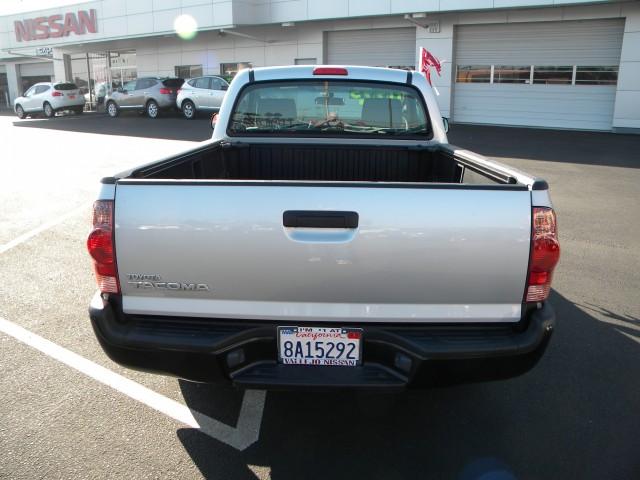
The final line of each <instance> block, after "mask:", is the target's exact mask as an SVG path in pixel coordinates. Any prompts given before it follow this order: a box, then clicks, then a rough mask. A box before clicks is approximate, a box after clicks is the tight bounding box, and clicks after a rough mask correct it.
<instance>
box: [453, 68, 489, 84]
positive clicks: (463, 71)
mask: <svg viewBox="0 0 640 480" xmlns="http://www.w3.org/2000/svg"><path fill="white" fill-rule="evenodd" d="M456 82H458V83H491V65H458V71H457V72H456Z"/></svg>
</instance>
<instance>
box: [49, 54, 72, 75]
mask: <svg viewBox="0 0 640 480" xmlns="http://www.w3.org/2000/svg"><path fill="white" fill-rule="evenodd" d="M67 80H70V79H69V78H66V74H65V68H64V51H63V50H62V49H60V48H54V49H53V81H54V82H65V81H67Z"/></svg>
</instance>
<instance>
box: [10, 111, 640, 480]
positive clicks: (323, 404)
mask: <svg viewBox="0 0 640 480" xmlns="http://www.w3.org/2000/svg"><path fill="white" fill-rule="evenodd" d="M209 136H210V130H209V126H208V122H207V119H206V118H202V119H198V120H195V121H186V120H184V119H182V118H179V117H178V116H173V117H164V118H161V119H158V120H155V121H154V120H149V119H146V118H140V117H138V116H136V115H126V116H123V117H119V118H117V119H110V118H108V117H105V116H103V115H91V114H85V115H82V116H69V117H63V118H56V119H54V120H42V119H34V120H26V121H19V120H17V119H16V118H15V117H10V116H0V138H1V139H2V143H1V146H0V149H1V150H0V172H1V174H0V205H2V208H1V209H0V478H7V479H9V478H11V479H14V478H25V479H31V478H38V477H43V478H51V477H53V478H105V477H113V478H167V477H171V478H201V477H206V478H219V479H236V478H240V479H242V478H261V479H264V478H273V479H300V478H305V479H312V478H319V479H320V478H322V479H327V478H331V479H339V478H367V479H385V480H386V479H413V478H435V479H440V478H459V479H465V480H467V479H479V478H490V477H481V474H482V473H486V472H487V471H493V472H494V473H497V472H500V471H508V472H511V474H512V475H514V476H515V477H516V478H519V479H556V478H557V479H567V478H581V479H590V478H593V479H602V478H611V479H630V480H631V479H636V478H640V456H639V455H638V452H640V435H639V434H638V432H640V382H639V381H638V379H640V295H639V294H638V286H639V285H640V268H638V267H639V265H640V242H639V241H638V238H640V209H639V208H638V204H639V201H640V156H639V155H638V150H639V148H638V147H640V136H630V135H613V134H600V133H585V132H557V131H547V130H527V129H510V128H494V127H472V126H462V125H453V126H452V129H451V133H450V140H451V142H452V143H454V144H457V145H460V146H463V147H465V148H468V149H471V150H474V151H478V152H479V153H483V154H485V155H488V156H491V157H494V158H497V159H498V160H499V161H502V162H504V163H507V164H509V165H513V166H516V167H518V168H520V169H522V170H525V171H527V172H530V173H534V174H536V175H539V176H541V177H544V178H545V179H547V181H548V182H549V184H550V185H551V192H552V198H553V200H554V203H555V207H556V210H557V213H558V219H559V228H560V236H561V242H562V248H563V251H562V259H561V262H560V265H559V267H558V269H557V273H556V276H555V280H554V291H553V293H552V302H553V304H554V306H555V308H556V311H557V316H558V328H557V330H556V333H555V335H554V338H553V340H552V343H551V345H550V348H549V350H548V351H547V354H546V355H545V356H544V358H543V359H542V360H541V362H540V364H539V365H538V366H537V367H536V368H535V369H534V370H533V371H531V372H530V373H528V374H526V375H525V376H523V377H520V378H517V379H513V380H509V381H504V382H493V383H486V384H478V385H466V386H460V387H455V388H447V389H434V390H427V391H419V392H406V393H402V394H393V395H389V394H386V395H385V394H370V393H369V394H365V393H357V392H349V391H338V392H326V393H305V392H295V393H291V392H277V393H276V392H269V393H267V394H266V395H263V394H261V393H260V392H253V393H252V394H250V395H249V396H245V395H244V394H243V392H240V391H236V390H233V389H226V388H223V389H221V388H214V387H211V386H208V385H201V384H193V383H189V382H184V381H180V380H176V379H172V378H166V377H160V376H155V375H150V374H145V373H141V372H133V371H128V370H125V369H122V368H120V367H118V366H117V365H115V364H113V363H112V362H111V361H110V360H109V359H107V358H106V356H105V355H104V353H103V352H102V351H101V349H100V347H99V346H98V344H97V342H96V341H95V339H94V336H93V332H92V331H91V328H90V325H89V320H88V316H87V312H86V310H87V305H88V302H89V300H90V298H91V296H92V294H93V291H94V288H95V287H94V285H95V284H94V280H93V274H92V271H91V266H90V261H89V258H88V256H87V254H86V253H85V247H84V241H85V238H86V234H87V232H88V226H89V215H90V205H91V202H92V200H93V198H94V196H95V192H96V191H97V187H98V184H97V182H98V180H99V178H100V177H101V176H105V175H109V174H111V173H114V172H116V171H120V170H124V169H126V168H129V167H132V166H134V165H137V164H139V163H143V162H147V161H151V160H153V159H155V158H158V157H160V156H166V155H170V154H171V153H172V152H178V151H180V150H182V149H185V148H188V147H190V146H193V145H194V143H193V142H195V141H200V140H205V139H207V138H208V137H209ZM3 322H4V323H3ZM22 329H25V330H26V331H27V332H26V333H25V332H24V330H22ZM3 332H4V333H3ZM7 332H10V333H7ZM29 332H31V333H32V334H35V335H37V336H38V337H34V336H33V335H29ZM47 341H50V342H52V343H51V344H49V343H47ZM242 441H246V442H248V443H250V444H248V446H247V444H246V442H245V444H243V443H242ZM252 442H253V443H252ZM243 447H246V448H243ZM242 448H243V449H242ZM491 478H498V477H491ZM501 478H505V477H501Z"/></svg>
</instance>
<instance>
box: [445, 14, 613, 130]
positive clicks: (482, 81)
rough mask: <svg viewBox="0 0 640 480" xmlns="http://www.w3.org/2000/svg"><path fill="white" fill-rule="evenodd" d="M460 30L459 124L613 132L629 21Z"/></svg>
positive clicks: (456, 116) (457, 55) (456, 89)
mask: <svg viewBox="0 0 640 480" xmlns="http://www.w3.org/2000/svg"><path fill="white" fill-rule="evenodd" d="M456 30H457V31H456V44H455V59H454V61H455V64H456V68H457V74H456V76H455V77H454V82H455V84H454V97H453V120H454V121H455V122H461V123H462V122H468V123H482V124H494V125H524V126H540V127H552V128H576V129H588V130H610V129H611V126H612V122H613V108H614V103H615V94H616V79H617V69H618V66H619V64H620V50H621V47H622V37H623V31H624V20H623V19H606V20H604V19H603V20H580V21H566V22H540V23H509V24H494V25H461V26H459V27H457V29H456ZM483 71H485V72H486V74H484V73H483ZM514 77H515V78H514Z"/></svg>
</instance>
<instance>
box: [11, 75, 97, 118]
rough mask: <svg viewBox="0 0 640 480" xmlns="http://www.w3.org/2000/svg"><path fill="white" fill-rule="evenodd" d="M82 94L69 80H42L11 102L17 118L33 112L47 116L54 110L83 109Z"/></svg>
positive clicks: (52, 113)
mask: <svg viewBox="0 0 640 480" xmlns="http://www.w3.org/2000/svg"><path fill="white" fill-rule="evenodd" d="M84 103H85V99H84V95H82V94H81V93H80V89H79V88H78V86H77V85H76V84H75V83H71V82H57V83H51V82H42V83H36V84H35V85H34V86H32V87H31V88H30V89H29V90H27V91H26V92H25V93H24V95H22V96H21V97H18V98H16V99H15V100H14V102H13V110H14V111H15V112H16V115H17V116H18V118H24V117H26V116H27V115H30V114H34V113H44V116H45V117H47V118H51V117H53V116H54V115H55V114H56V112H59V111H62V110H72V111H74V112H76V113H82V112H83V111H84Z"/></svg>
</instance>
